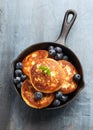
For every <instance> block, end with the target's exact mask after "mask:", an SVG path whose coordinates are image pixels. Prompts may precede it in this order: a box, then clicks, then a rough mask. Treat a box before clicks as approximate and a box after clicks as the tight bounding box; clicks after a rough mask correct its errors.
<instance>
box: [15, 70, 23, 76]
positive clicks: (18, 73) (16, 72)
mask: <svg viewBox="0 0 93 130" xmlns="http://www.w3.org/2000/svg"><path fill="white" fill-rule="evenodd" d="M21 75H22V71H21V70H20V69H16V70H15V76H18V77H20V76H21Z"/></svg>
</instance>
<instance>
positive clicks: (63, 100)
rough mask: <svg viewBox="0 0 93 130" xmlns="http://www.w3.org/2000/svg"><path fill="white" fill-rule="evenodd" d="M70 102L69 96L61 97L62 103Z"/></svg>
mask: <svg viewBox="0 0 93 130" xmlns="http://www.w3.org/2000/svg"><path fill="white" fill-rule="evenodd" d="M67 100H68V96H67V95H62V96H61V97H60V101H61V102H63V103H64V102H66V101H67Z"/></svg>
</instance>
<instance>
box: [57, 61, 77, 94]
mask: <svg viewBox="0 0 93 130" xmlns="http://www.w3.org/2000/svg"><path fill="white" fill-rule="evenodd" d="M58 63H59V65H60V66H61V68H62V71H64V80H63V84H62V86H61V91H62V93H64V94H69V93H71V92H73V91H75V90H76V88H77V83H76V82H75V81H74V80H73V76H74V74H76V73H77V70H76V68H75V67H74V66H73V65H72V64H71V63H70V62H68V61H66V60H60V61H58Z"/></svg>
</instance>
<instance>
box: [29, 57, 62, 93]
mask: <svg viewBox="0 0 93 130" xmlns="http://www.w3.org/2000/svg"><path fill="white" fill-rule="evenodd" d="M41 66H43V67H45V68H48V69H49V70H50V75H48V74H45V73H44V72H43V71H42V70H41V69H40V67H41ZM30 81H31V83H32V85H33V87H34V88H35V89H36V90H38V91H41V92H44V93H53V92H55V91H57V90H59V89H60V88H61V85H62V82H63V79H62V71H61V68H60V65H59V63H58V62H57V61H56V60H53V59H50V58H45V59H40V60H39V61H37V62H36V63H35V65H33V66H32V69H31V72H30Z"/></svg>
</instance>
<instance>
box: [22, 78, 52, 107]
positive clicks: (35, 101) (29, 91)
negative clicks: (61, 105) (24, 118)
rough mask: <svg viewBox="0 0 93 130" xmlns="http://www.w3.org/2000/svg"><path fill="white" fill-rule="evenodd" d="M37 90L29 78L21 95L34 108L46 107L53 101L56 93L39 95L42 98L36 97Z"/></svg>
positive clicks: (23, 86)
mask: <svg viewBox="0 0 93 130" xmlns="http://www.w3.org/2000/svg"><path fill="white" fill-rule="evenodd" d="M35 94H36V90H35V89H34V88H33V86H32V85H31V84H30V82H29V81H28V79H26V80H25V81H24V82H23V84H22V87H21V95H22V98H23V100H24V101H25V102H26V103H27V104H28V105H29V106H30V107H33V108H38V109H40V108H44V107H46V106H48V105H50V104H51V103H52V101H53V100H54V94H53V93H51V94H43V96H41V97H40V96H39V97H40V98H37V97H36V95H35Z"/></svg>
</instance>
